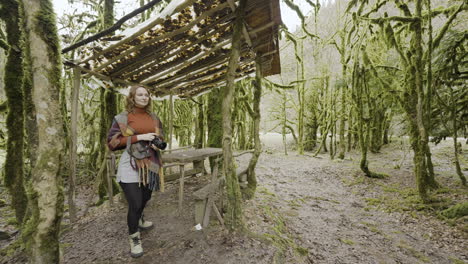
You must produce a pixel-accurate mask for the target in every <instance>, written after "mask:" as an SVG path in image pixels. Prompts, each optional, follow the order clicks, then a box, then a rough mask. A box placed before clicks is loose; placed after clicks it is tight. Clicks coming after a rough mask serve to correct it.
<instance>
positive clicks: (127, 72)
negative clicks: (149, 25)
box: [111, 24, 229, 78]
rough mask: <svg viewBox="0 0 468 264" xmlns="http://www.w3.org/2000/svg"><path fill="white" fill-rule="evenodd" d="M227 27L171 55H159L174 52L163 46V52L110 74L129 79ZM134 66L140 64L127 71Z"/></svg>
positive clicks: (159, 51)
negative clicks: (135, 73) (143, 69)
mask: <svg viewBox="0 0 468 264" xmlns="http://www.w3.org/2000/svg"><path fill="white" fill-rule="evenodd" d="M228 26H229V24H225V25H223V26H221V27H220V28H219V29H218V30H216V31H213V32H210V33H208V34H207V35H205V36H204V37H200V38H197V41H196V42H194V43H192V45H185V46H184V47H182V48H181V49H179V50H175V51H174V52H172V53H170V52H169V53H166V54H165V55H161V54H162V53H164V52H166V51H167V50H174V48H173V45H172V44H171V45H166V46H164V50H158V51H157V53H156V52H155V53H154V54H152V56H150V57H147V58H146V59H143V60H137V61H135V62H134V63H133V64H130V65H127V66H126V67H125V68H122V69H121V70H119V71H117V72H115V73H112V74H111V75H112V76H117V75H119V74H122V73H123V75H122V77H124V78H126V77H129V76H131V75H132V74H134V72H136V71H140V70H141V68H146V69H148V68H150V67H153V66H155V65H156V64H158V63H160V62H161V61H164V60H166V59H168V58H170V57H173V56H177V55H178V54H180V53H182V52H184V51H186V50H188V49H189V48H191V47H193V46H194V45H197V44H199V43H201V42H202V41H205V40H206V39H208V38H211V37H212V36H214V35H215V34H217V33H219V32H220V31H222V30H225V29H226V28H227V27H228ZM203 33H204V32H203ZM174 45H176V46H178V45H177V43H174ZM155 59H158V60H157V61H155ZM147 62H149V63H148V64H144V63H147ZM135 64H136V65H138V64H140V66H138V68H133V69H130V70H129V69H128V68H130V67H135Z"/></svg>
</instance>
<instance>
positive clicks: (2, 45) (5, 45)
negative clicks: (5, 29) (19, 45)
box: [0, 39, 10, 50]
mask: <svg viewBox="0 0 468 264" xmlns="http://www.w3.org/2000/svg"><path fill="white" fill-rule="evenodd" d="M0 48H2V49H4V50H9V49H10V45H8V43H6V41H5V40H4V39H0Z"/></svg>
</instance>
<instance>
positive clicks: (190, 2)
mask: <svg viewBox="0 0 468 264" xmlns="http://www.w3.org/2000/svg"><path fill="white" fill-rule="evenodd" d="M195 2H196V0H186V1H184V2H182V3H181V4H179V5H178V6H174V7H173V10H167V11H166V9H164V10H163V12H164V13H169V16H171V15H173V14H174V13H178V12H180V11H182V10H184V9H185V8H187V7H188V6H190V5H193V3H195ZM169 6H170V4H169ZM169 6H168V7H169ZM165 19H166V18H165V17H164V18H163V17H159V18H157V19H155V20H154V21H151V22H150V23H149V24H148V25H146V26H144V27H142V28H140V29H139V30H138V31H136V32H135V33H133V34H131V35H130V36H128V37H126V38H124V39H123V40H121V41H119V42H117V43H115V44H113V45H111V46H109V47H107V48H105V49H103V50H102V51H100V52H97V53H95V54H93V55H92V56H90V57H88V58H86V59H84V60H83V61H81V62H80V63H79V64H83V63H86V62H88V61H89V60H93V59H96V58H97V57H99V56H101V55H103V54H105V53H108V52H110V51H112V50H114V49H116V48H118V47H120V46H122V45H123V44H126V43H128V42H130V41H132V40H134V39H136V38H137V37H138V36H140V35H142V34H143V33H145V32H146V31H148V30H149V29H151V28H153V27H154V26H156V25H157V24H160V23H162V22H163V21H164V20H165Z"/></svg>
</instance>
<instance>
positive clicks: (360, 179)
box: [341, 177, 365, 187]
mask: <svg viewBox="0 0 468 264" xmlns="http://www.w3.org/2000/svg"><path fill="white" fill-rule="evenodd" d="M341 181H342V182H343V184H344V185H346V186H348V187H351V186H354V185H359V184H363V183H364V181H365V179H364V177H355V178H354V179H346V178H342V179H341Z"/></svg>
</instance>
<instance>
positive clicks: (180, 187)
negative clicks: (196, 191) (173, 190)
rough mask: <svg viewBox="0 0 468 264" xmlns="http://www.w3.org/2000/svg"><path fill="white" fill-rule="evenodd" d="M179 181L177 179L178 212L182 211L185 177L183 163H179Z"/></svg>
mask: <svg viewBox="0 0 468 264" xmlns="http://www.w3.org/2000/svg"><path fill="white" fill-rule="evenodd" d="M179 169H180V181H179V212H180V213H182V204H183V202H184V180H185V179H184V178H185V165H180V166H179Z"/></svg>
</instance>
